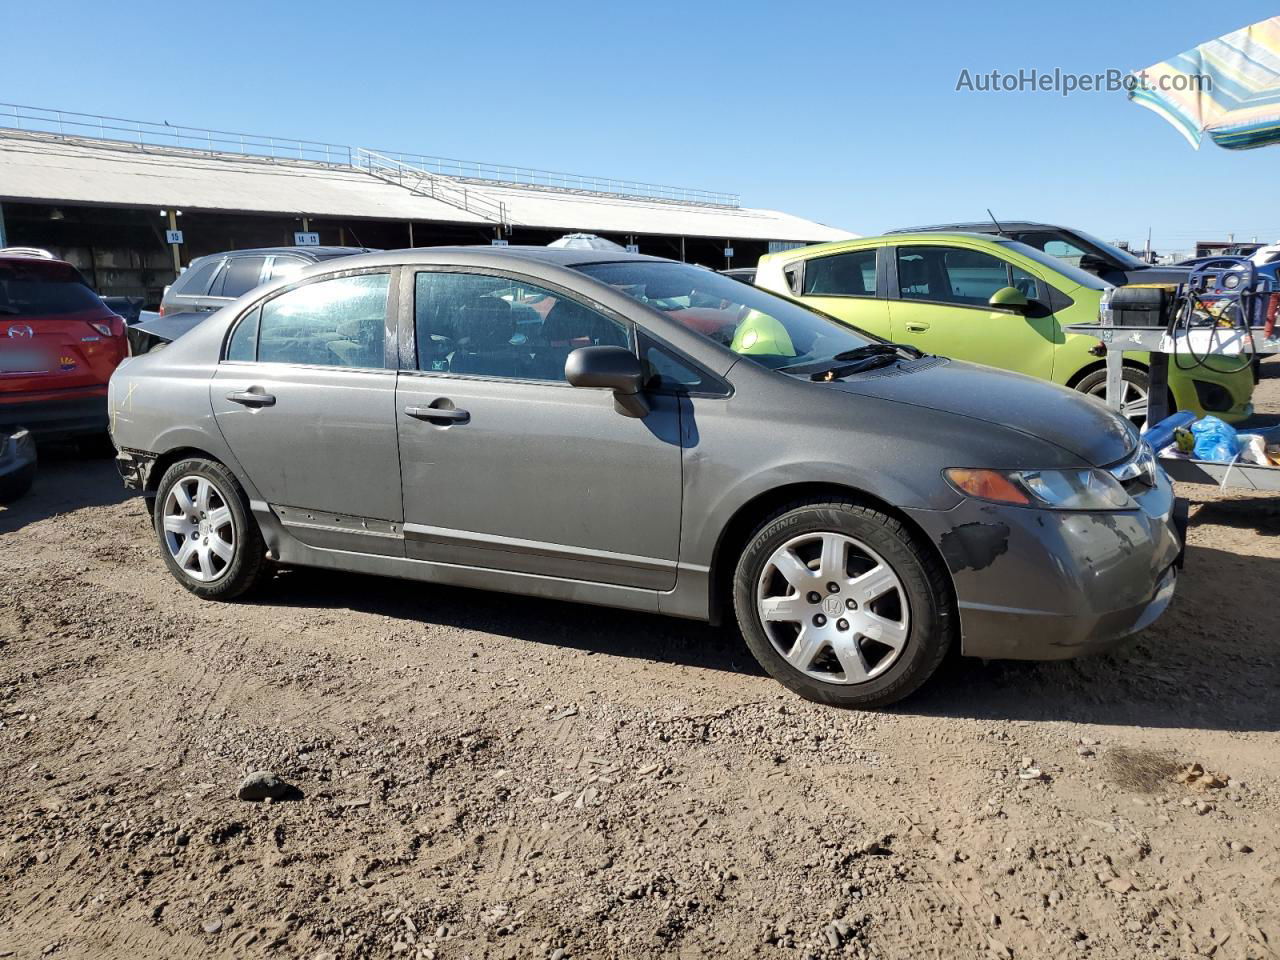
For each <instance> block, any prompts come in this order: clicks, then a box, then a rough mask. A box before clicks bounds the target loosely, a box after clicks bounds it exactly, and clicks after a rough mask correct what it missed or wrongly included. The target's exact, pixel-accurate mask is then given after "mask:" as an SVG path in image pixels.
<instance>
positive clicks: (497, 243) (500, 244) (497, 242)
mask: <svg viewBox="0 0 1280 960" xmlns="http://www.w3.org/2000/svg"><path fill="white" fill-rule="evenodd" d="M489 243H490V244H491V245H492V246H495V247H509V246H511V241H510V240H490V241H489Z"/></svg>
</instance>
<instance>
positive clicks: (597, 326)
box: [530, 300, 626, 380]
mask: <svg viewBox="0 0 1280 960" xmlns="http://www.w3.org/2000/svg"><path fill="white" fill-rule="evenodd" d="M602 344H605V345H612V346H626V337H625V335H624V334H623V333H622V332H621V331H620V330H619V329H618V327H617V326H616V325H615V324H613V323H611V322H610V321H609V320H607V319H605V318H604V317H602V316H600V314H598V313H596V312H595V311H594V310H588V309H587V308H586V307H584V306H581V305H580V304H577V303H574V302H573V301H572V300H557V301H556V303H555V306H553V307H552V308H551V310H550V311H548V313H547V318H546V319H545V320H544V321H542V330H541V331H540V333H539V336H538V346H537V349H536V350H535V352H534V357H533V366H532V373H531V374H530V376H534V377H537V378H538V379H539V380H563V379H564V363H565V360H567V359H568V358H569V354H571V353H572V352H573V351H574V350H577V349H578V348H579V347H591V346H598V345H602Z"/></svg>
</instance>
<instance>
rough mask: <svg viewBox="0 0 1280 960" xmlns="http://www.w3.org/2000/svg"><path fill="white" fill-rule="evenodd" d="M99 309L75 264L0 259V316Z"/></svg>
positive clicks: (35, 315)
mask: <svg viewBox="0 0 1280 960" xmlns="http://www.w3.org/2000/svg"><path fill="white" fill-rule="evenodd" d="M94 309H97V310H102V309H103V307H102V301H101V300H99V299H98V295H97V294H95V293H94V292H93V291H92V290H90V289H89V288H88V287H86V286H85V285H84V280H83V279H82V278H81V276H80V274H79V273H78V272H77V271H76V269H75V268H74V267H71V266H68V265H67V264H65V263H49V262H47V261H40V260H32V261H30V262H26V261H20V260H6V261H4V262H0V316H15V315H17V316H24V317H51V316H57V315H58V314H62V313H78V312H79V311H81V310H94Z"/></svg>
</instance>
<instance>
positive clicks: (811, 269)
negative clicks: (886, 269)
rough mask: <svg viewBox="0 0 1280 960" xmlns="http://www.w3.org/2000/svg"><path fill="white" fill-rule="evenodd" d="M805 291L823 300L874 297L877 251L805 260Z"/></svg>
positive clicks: (863, 251) (854, 252) (856, 251)
mask: <svg viewBox="0 0 1280 960" xmlns="http://www.w3.org/2000/svg"><path fill="white" fill-rule="evenodd" d="M803 292H804V293H805V294H807V295H813V296H819V297H820V296H835V297H874V296H875V295H876V251H875V250H855V251H853V252H851V253H837V254H836V255H835V256H833V257H817V258H815V259H813V260H807V261H805V265H804V290H803Z"/></svg>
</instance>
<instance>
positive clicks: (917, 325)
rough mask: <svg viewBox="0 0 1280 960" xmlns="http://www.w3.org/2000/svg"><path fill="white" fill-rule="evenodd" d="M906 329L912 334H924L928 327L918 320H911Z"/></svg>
mask: <svg viewBox="0 0 1280 960" xmlns="http://www.w3.org/2000/svg"><path fill="white" fill-rule="evenodd" d="M906 327H907V329H908V330H910V331H911V332H912V333H924V332H925V331H926V330H928V329H929V325H928V324H927V323H924V322H923V321H920V320H913V321H912V322H911V323H908V324H907V325H906Z"/></svg>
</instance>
